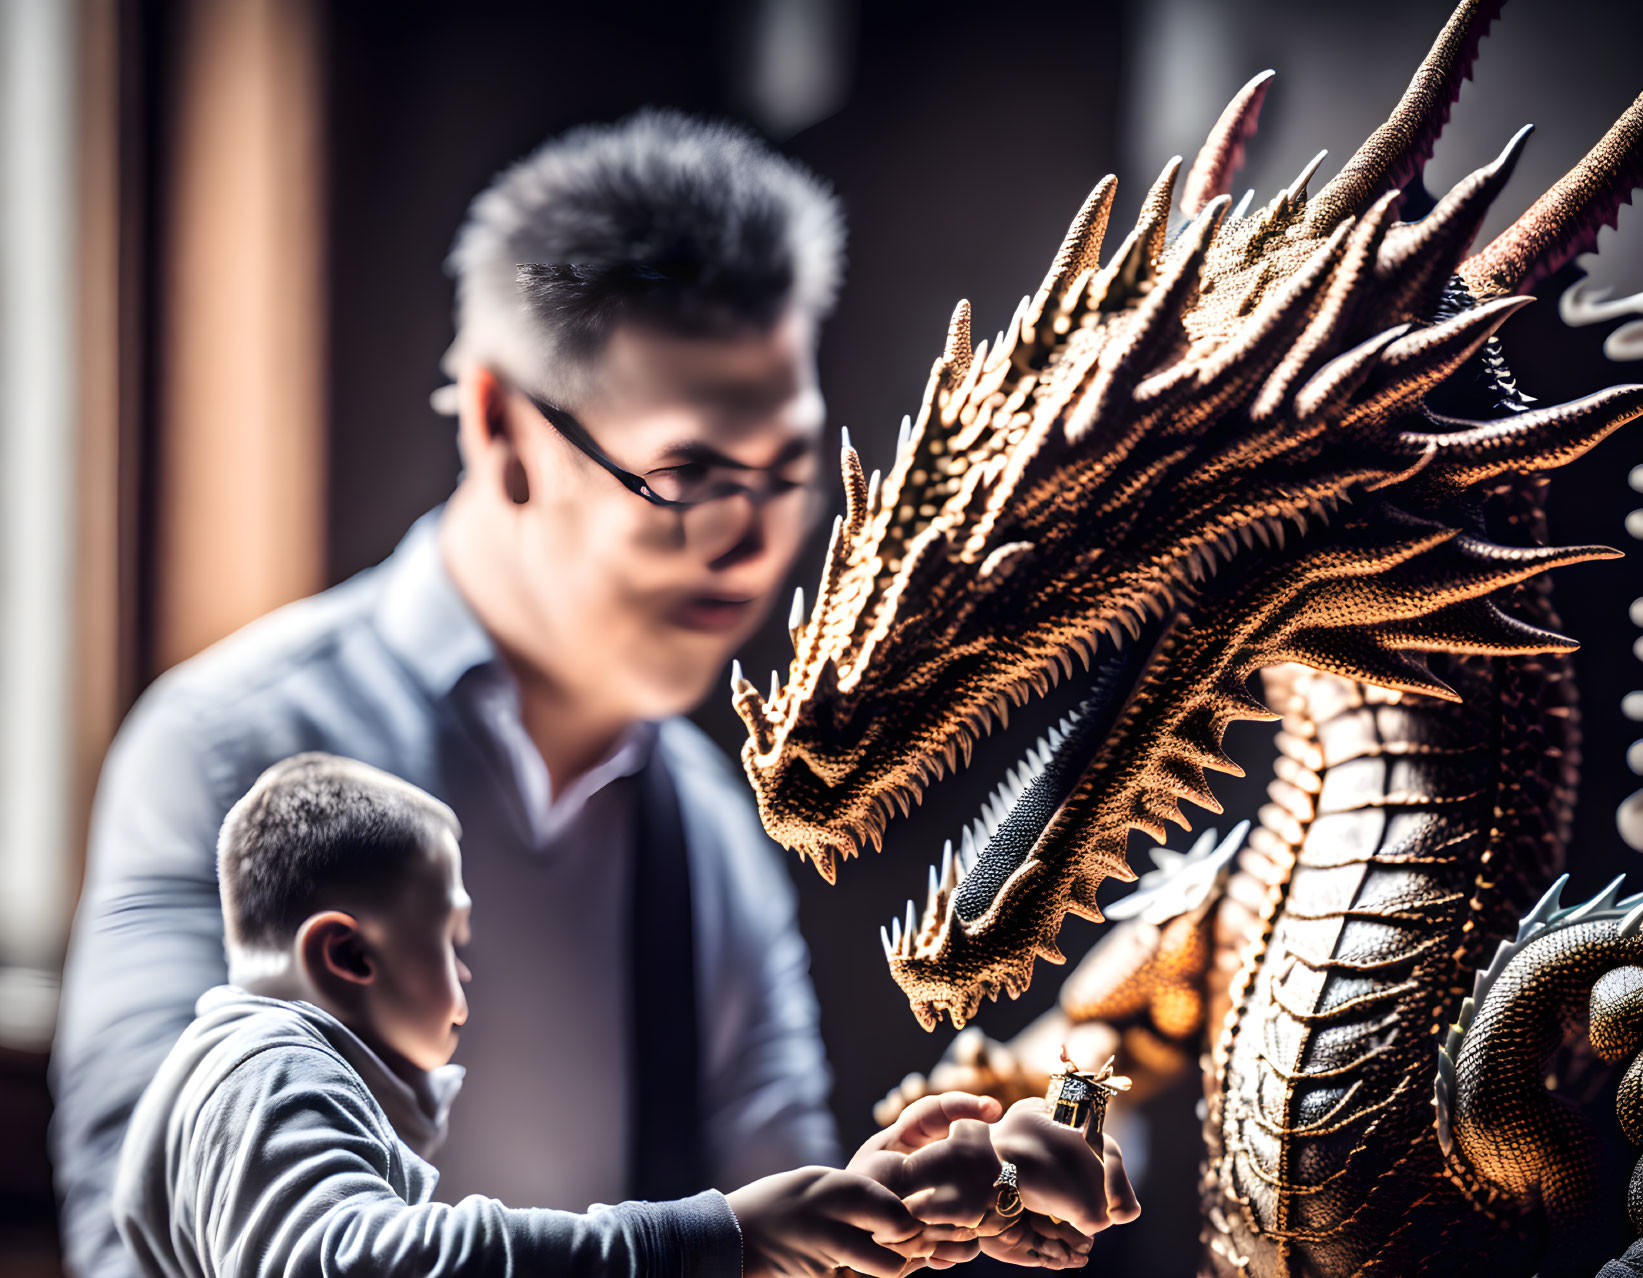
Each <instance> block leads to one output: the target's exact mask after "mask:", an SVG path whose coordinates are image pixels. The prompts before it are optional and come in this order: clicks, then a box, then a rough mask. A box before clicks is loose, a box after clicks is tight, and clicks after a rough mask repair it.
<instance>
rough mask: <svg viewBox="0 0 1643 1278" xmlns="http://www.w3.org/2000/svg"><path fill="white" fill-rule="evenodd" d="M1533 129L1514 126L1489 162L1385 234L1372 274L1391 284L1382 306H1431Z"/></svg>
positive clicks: (1406, 310)
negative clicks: (1415, 219) (1430, 206)
mask: <svg viewBox="0 0 1643 1278" xmlns="http://www.w3.org/2000/svg"><path fill="white" fill-rule="evenodd" d="M1533 129H1534V126H1533V125H1531V124H1526V125H1524V126H1523V127H1522V128H1521V129H1519V130H1518V131H1517V133H1515V134H1514V135H1513V136H1512V140H1511V141H1510V142H1508V143H1507V144H1506V147H1505V149H1504V150H1502V151H1501V153H1500V155H1499V156H1498V157H1497V158H1496V159H1495V161H1494V162H1493V163H1491V164H1486V165H1484V167H1483V168H1481V169H1478V170H1477V171H1476V172H1474V173H1471V174H1469V175H1468V176H1467V177H1464V178H1462V179H1461V180H1460V181H1459V182H1457V183H1456V184H1455V186H1454V188H1453V189H1452V190H1451V191H1450V192H1449V193H1448V194H1447V195H1445V196H1444V197H1443V198H1442V199H1441V200H1439V201H1438V203H1437V207H1436V208H1434V209H1433V210H1432V211H1431V212H1430V213H1428V214H1427V215H1426V216H1425V217H1423V218H1422V219H1421V220H1420V221H1418V222H1412V223H1410V224H1408V225H1399V226H1395V227H1393V228H1392V229H1391V230H1389V231H1388V232H1387V233H1386V239H1385V242H1384V243H1383V244H1382V245H1381V249H1380V253H1379V255H1378V260H1377V262H1376V273H1377V274H1378V275H1380V277H1381V278H1382V279H1384V280H1388V281H1391V282H1392V283H1393V288H1392V290H1391V292H1390V300H1389V302H1388V305H1390V306H1391V307H1393V308H1394V309H1395V310H1396V311H1397V312H1398V313H1400V314H1403V315H1424V314H1428V313H1429V312H1430V311H1431V309H1432V308H1433V306H1434V305H1436V303H1437V301H1438V299H1439V297H1440V296H1441V295H1442V293H1443V289H1444V286H1445V285H1446V284H1447V283H1448V281H1449V278H1450V276H1451V275H1452V274H1453V272H1454V270H1455V263H1456V262H1458V261H1459V260H1460V257H1461V254H1463V253H1465V252H1466V250H1467V249H1468V248H1470V247H1471V244H1472V239H1473V237H1474V236H1476V235H1477V233H1478V227H1480V226H1481V225H1482V224H1483V219H1484V215H1485V214H1487V213H1488V212H1489V206H1490V205H1491V204H1492V203H1494V200H1495V197H1496V196H1497V195H1499V194H1500V191H1501V188H1502V187H1504V186H1505V185H1506V183H1507V181H1508V179H1510V178H1511V176H1512V170H1513V168H1515V167H1516V165H1517V161H1518V157H1519V156H1520V155H1521V154H1522V153H1523V145H1524V143H1525V142H1526V141H1527V140H1528V137H1529V134H1530V132H1531V131H1532V130H1533Z"/></svg>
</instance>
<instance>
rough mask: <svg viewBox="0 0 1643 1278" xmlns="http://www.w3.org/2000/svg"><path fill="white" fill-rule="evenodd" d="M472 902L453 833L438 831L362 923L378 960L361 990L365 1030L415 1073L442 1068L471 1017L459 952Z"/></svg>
mask: <svg viewBox="0 0 1643 1278" xmlns="http://www.w3.org/2000/svg"><path fill="white" fill-rule="evenodd" d="M472 904H473V903H472V902H471V901H470V900H469V898H468V892H467V889H466V888H464V887H463V885H462V851H461V849H460V848H459V847H458V846H457V841H456V836H455V835H453V834H451V833H450V832H449V831H441V832H440V836H439V839H438V840H437V841H436V842H435V843H434V844H433V845H432V846H430V847H429V848H427V849H426V855H425V856H424V857H423V858H422V859H421V860H420V861H418V862H417V863H416V864H415V865H413V866H412V867H410V868H409V869H407V871H406V874H405V881H404V883H403V885H402V886H401V888H400V891H399V892H398V893H397V894H396V895H395V896H394V897H393V898H392V899H391V900H390V901H388V902H387V903H386V904H384V905H383V906H382V907H381V908H380V909H377V910H373V911H371V912H370V914H369V916H362V917H361V918H360V919H359V926H360V931H361V933H362V934H363V935H364V937H365V940H366V941H367V943H368V945H369V946H370V949H371V951H372V954H373V956H374V958H375V960H376V963H375V967H376V972H375V979H374V980H373V981H371V982H370V983H369V984H368V985H367V986H365V987H364V1008H363V1010H364V1013H365V1016H366V1017H367V1018H368V1020H369V1021H370V1025H369V1029H370V1031H371V1033H372V1034H373V1035H374V1036H375V1037H376V1038H377V1040H378V1041H379V1042H380V1043H381V1044H382V1045H383V1046H385V1047H388V1048H389V1049H391V1050H392V1051H393V1052H394V1053H396V1054H397V1055H399V1056H401V1057H403V1058H404V1059H405V1060H407V1061H409V1062H410V1063H411V1064H412V1065H414V1066H416V1067H417V1068H418V1069H424V1070H429V1069H437V1068H438V1067H439V1066H441V1065H444V1064H446V1063H447V1062H448V1061H449V1060H450V1059H451V1056H452V1055H453V1054H454V1053H455V1052H456V1044H457V1036H458V1034H459V1032H460V1030H461V1027H462V1024H463V1022H465V1021H466V1020H467V1019H468V997H467V994H466V992H465V991H464V990H463V988H462V987H463V985H464V984H465V983H466V982H467V981H468V980H469V978H470V975H471V974H470V973H469V971H468V968H467V965H466V964H464V963H463V962H462V960H461V958H460V957H458V955H457V947H458V946H462V945H466V944H467V943H468V915H469V911H470V909H471V907H472Z"/></svg>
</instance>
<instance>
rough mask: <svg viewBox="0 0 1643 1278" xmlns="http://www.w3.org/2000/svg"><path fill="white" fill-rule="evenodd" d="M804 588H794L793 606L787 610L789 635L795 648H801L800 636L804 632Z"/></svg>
mask: <svg viewBox="0 0 1643 1278" xmlns="http://www.w3.org/2000/svg"><path fill="white" fill-rule="evenodd" d="M804 617H805V614H804V587H803V586H794V587H793V606H792V607H790V608H789V609H788V610H787V633H788V635H789V637H791V638H792V640H793V646H794V647H795V648H797V647H798V646H799V636H800V635H801V634H802V633H803V632H804Z"/></svg>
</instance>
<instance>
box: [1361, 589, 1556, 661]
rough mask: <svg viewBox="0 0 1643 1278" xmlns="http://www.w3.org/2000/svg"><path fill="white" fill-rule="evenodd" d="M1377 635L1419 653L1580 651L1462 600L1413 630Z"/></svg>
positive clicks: (1488, 606) (1483, 603)
mask: <svg viewBox="0 0 1643 1278" xmlns="http://www.w3.org/2000/svg"><path fill="white" fill-rule="evenodd" d="M1381 633H1382V635H1383V637H1384V638H1385V639H1386V641H1387V643H1388V644H1390V645H1391V646H1392V647H1395V648H1410V649H1413V650H1416V651H1419V652H1468V653H1478V654H1486V655H1489V656H1511V655H1514V654H1529V653H1546V652H1564V653H1567V652H1575V651H1576V650H1578V649H1579V647H1580V645H1579V644H1578V643H1576V642H1575V641H1574V640H1573V639H1571V638H1569V637H1568V636H1567V635H1560V634H1558V633H1556V632H1555V631H1551V630H1543V629H1541V628H1540V627H1539V626H1531V625H1530V624H1529V623H1528V622H1526V621H1519V620H1518V619H1517V618H1516V617H1511V616H1508V615H1507V614H1506V613H1504V612H1502V611H1501V610H1500V609H1499V608H1497V607H1495V605H1494V604H1492V603H1490V602H1489V600H1487V599H1465V600H1462V601H1461V602H1460V603H1457V604H1451V605H1450V606H1449V607H1447V608H1440V609H1438V610H1437V611H1436V612H1432V613H1428V614H1427V615H1426V616H1425V617H1423V618H1421V620H1420V624H1419V625H1418V626H1416V627H1413V628H1410V629H1406V630H1400V629H1398V628H1395V627H1394V628H1385V629H1383V630H1382V631H1381Z"/></svg>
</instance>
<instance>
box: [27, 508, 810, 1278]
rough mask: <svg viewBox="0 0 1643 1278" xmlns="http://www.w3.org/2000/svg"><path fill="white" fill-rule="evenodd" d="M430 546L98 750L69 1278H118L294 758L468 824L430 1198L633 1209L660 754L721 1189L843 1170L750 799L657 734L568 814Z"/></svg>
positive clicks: (60, 1110) (508, 685) (197, 682)
mask: <svg viewBox="0 0 1643 1278" xmlns="http://www.w3.org/2000/svg"><path fill="white" fill-rule="evenodd" d="M437 533H438V517H437V515H431V516H429V517H427V518H424V519H423V520H421V521H419V523H418V524H417V525H416V526H415V527H414V528H413V529H412V530H411V531H410V533H408V534H407V536H406V538H405V540H404V541H403V542H402V543H401V545H400V547H399V548H398V549H397V550H396V551H395V553H394V554H393V555H392V556H390V558H389V559H387V560H386V561H385V562H384V563H382V564H380V565H378V566H377V567H376V568H373V569H370V570H368V571H366V572H364V573H361V574H360V575H358V576H356V577H354V578H352V579H351V580H349V581H347V582H345V583H343V584H342V585H341V586H338V587H336V588H335V589H333V590H329V591H327V592H325V593H324V594H321V595H317V596H315V597H314V598H312V599H307V600H304V601H302V602H300V603H297V604H294V605H291V606H290V607H288V608H285V609H282V610H280V611H279V612H276V613H274V614H272V615H271V616H269V617H267V618H264V619H263V620H261V621H259V622H256V623H254V624H253V625H251V626H249V627H247V628H246V629H245V630H243V631H241V632H239V633H238V634H236V635H234V636H233V637H231V638H230V639H228V640H226V641H224V642H223V643H221V644H218V645H217V646H215V647H214V648H212V649H210V650H208V651H207V652H205V653H203V654H201V655H200V656H199V657H196V658H194V659H193V660H191V661H189V662H186V663H184V664H183V665H182V666H179V667H178V668H177V669H175V670H173V671H171V672H170V673H169V674H167V675H166V676H164V677H163V678H162V679H160V680H159V681H157V682H156V683H155V685H154V686H153V687H152V688H151V689H150V690H149V691H148V692H147V693H146V694H145V695H144V696H143V698H142V699H141V701H140V702H139V703H138V705H137V707H136V708H135V709H134V710H133V711H132V713H131V715H130V716H129V717H128V719H127V720H126V723H125V725H124V726H123V727H122V728H121V730H120V733H119V736H118V737H117V739H116V741H115V743H114V746H113V748H112V749H111V750H110V752H109V756H108V759H107V761H106V763H105V764H104V768H103V776H102V779H101V782H100V784H99V787H98V793H97V800H96V804H95V807H94V811H93V815H92V831H91V842H90V849H89V853H88V865H87V879H86V886H85V890H84V893H83V895H82V898H81V902H80V909H79V914H78V916H77V918H76V921H75V927H74V937H73V942H72V946H71V951H70V955H69V962H68V965H67V970H66V973H65V984H64V993H63V1004H62V1012H61V1018H60V1022H59V1028H58V1035H57V1042H56V1046H55V1049H54V1053H53V1059H52V1082H53V1090H54V1093H55V1096H56V1102H57V1111H56V1116H55V1118H54V1120H53V1130H52V1144H53V1151H54V1155H55V1161H56V1168H57V1178H58V1186H59V1192H60V1194H61V1197H62V1200H63V1236H64V1246H65V1252H66V1256H67V1259H68V1262H69V1264H70V1266H71V1267H72V1268H73V1269H74V1271H75V1272H77V1273H79V1274H80V1275H82V1278H89V1276H90V1275H99V1276H100V1275H105V1274H107V1275H116V1274H128V1273H130V1272H131V1270H130V1261H129V1258H128V1257H127V1256H126V1255H125V1253H124V1252H123V1250H122V1249H121V1246H120V1243H119V1239H118V1237H117V1236H116V1234H115V1231H114V1225H113V1219H112V1215H111V1212H110V1208H109V1201H108V1200H109V1191H110V1186H111V1184H112V1181H113V1176H114V1166H115V1160H116V1157H117V1155H118V1152H119V1147H120V1141H121V1138H122V1136H123V1135H124V1132H125V1127H126V1123H127V1121H128V1119H129V1117H130V1114H131V1111H132V1107H133V1106H134V1105H135V1103H136V1101H137V1098H138V1096H139V1095H140V1094H141V1092H142V1090H143V1088H144V1086H145V1085H146V1084H147V1083H148V1081H149V1079H150V1078H151V1077H152V1076H153V1075H154V1072H155V1071H156V1069H158V1067H159V1064H160V1061H161V1060H162V1059H163V1058H164V1056H165V1054H166V1052H167V1050H168V1049H169V1048H170V1047H171V1045H172V1043H173V1042H175V1041H176V1039H177V1037H178V1036H179V1035H180V1034H181V1033H182V1031H183V1029H184V1027H185V1026H187V1025H188V1023H189V1021H190V1020H191V1019H192V1018H193V1011H194V1004H195V1001H196V1000H197V999H198V998H199V996H200V995H201V994H202V993H204V992H205V991H206V990H207V989H209V988H210V987H212V986H214V985H218V984H220V983H222V981H223V980H224V979H225V977H226V961H225V958H224V953H223V940H222V915H221V909H220V905H219V900H218V895H217V879H216V858H215V849H216V837H217V829H218V827H219V826H220V824H221V822H222V819H223V817H224V815H225V814H226V813H227V811H228V809H229V807H230V806H231V805H232V804H233V802H234V801H235V800H236V799H237V798H238V797H239V796H240V795H241V794H243V793H244V792H245V790H246V789H247V788H249V786H250V784H251V782H252V781H253V780H255V778H256V777H257V775H258V774H259V773H261V771H262V770H263V769H264V768H266V767H268V766H269V765H270V764H272V763H274V762H276V761H278V760H279V759H282V758H284V757H286V756H287V755H290V754H294V753H296V752H298V751H302V750H326V751H329V752H331V753H334V754H340V755H345V756H348V757H351V758H356V759H360V760H363V761H364V762H366V763H370V764H373V765H375V766H377V767H379V768H383V769H385V770H387V771H389V772H392V773H395V774H396V775H398V776H401V777H404V778H405V779H406V780H408V781H410V782H412V783H413V784H416V785H419V786H421V787H422V788H423V789H425V790H427V791H429V792H430V793H431V794H434V795H436V796H437V797H439V798H440V799H443V800H444V801H445V802H447V803H449V804H450V805H451V807H452V808H453V809H454V810H455V811H456V813H457V816H458V817H459V818H460V820H461V821H462V826H463V834H464V837H463V840H462V843H463V872H464V877H465V879H466V880H467V885H468V889H469V891H470V892H471V894H472V895H473V898H474V903H475V904H474V939H473V942H472V944H471V945H470V946H468V947H467V948H466V950H465V957H466V958H467V959H468V960H469V963H470V966H471V967H472V968H473V970H474V981H473V984H472V986H471V987H470V990H469V1001H470V1004H471V1006H472V1015H471V1017H470V1020H469V1022H468V1024H467V1025H466V1026H465V1027H464V1030H463V1036H462V1046H461V1049H460V1050H459V1052H458V1055H457V1060H458V1061H459V1062H461V1063H463V1064H465V1065H466V1066H467V1067H468V1070H469V1080H470V1085H469V1088H468V1094H467V1095H466V1096H465V1097H464V1098H463V1100H462V1103H461V1105H460V1106H459V1107H458V1109H457V1111H456V1113H455V1114H454V1116H453V1120H452V1132H451V1137H450V1139H449V1141H448V1143H447V1144H446V1145H445V1147H444V1149H443V1150H442V1151H441V1153H440V1155H439V1157H438V1159H437V1164H438V1167H439V1171H440V1184H439V1193H440V1196H441V1197H446V1198H457V1197H462V1196H465V1195H468V1194H471V1193H480V1194H485V1195H488V1196H491V1197H495V1198H499V1199H501V1200H502V1201H504V1202H506V1203H508V1204H510V1205H512V1206H519V1207H552V1208H560V1209H565V1210H573V1211H578V1210H582V1209H584V1208H586V1207H587V1206H588V1205H589V1204H590V1203H592V1202H595V1201H604V1202H615V1201H618V1200H620V1199H621V1198H623V1197H625V1196H626V1192H625V1191H626V1185H627V1183H628V1168H627V1166H626V1152H627V1150H628V1148H629V1145H630V1141H629V1132H628V1130H627V1121H628V1120H627V1115H628V1099H629V1098H628V1082H629V1077H630V1060H631V1055H632V1043H631V1037H632V1032H631V1027H630V1025H629V1021H628V1013H629V1006H630V995H629V990H630V977H631V972H630V967H631V956H632V951H633V945H632V938H631V936H630V931H631V926H630V921H629V909H628V901H629V893H630V890H631V883H630V871H631V865H632V858H633V839H634V837H635V829H636V826H635V822H634V820H633V811H632V805H633V803H634V802H635V801H636V794H637V789H636V777H635V774H636V773H638V772H639V771H640V769H641V768H642V767H643V766H644V763H645V761H646V759H647V758H648V757H649V751H650V750H651V749H653V748H659V749H661V750H662V751H663V757H664V760H665V762H666V764H667V767H668V771H669V773H670V774H671V776H672V778H673V780H674V784H675V786H676V787H677V789H678V794H679V807H680V815H681V819H682V822H683V825H684V831H685V841H686V848H687V860H688V863H689V868H690V875H691V901H692V915H693V922H694V933H695V962H696V983H697V998H698V1007H699V1009H700V1011H699V1022H700V1025H699V1031H700V1032H699V1047H700V1056H701V1080H702V1081H701V1092H702V1095H701V1111H702V1114H703V1117H704V1121H705V1125H706V1130H707V1139H708V1149H707V1151H706V1154H707V1163H708V1166H709V1168H710V1169H711V1172H712V1176H713V1183H714V1184H715V1185H717V1186H719V1187H720V1188H733V1187H735V1186H736V1185H739V1184H743V1183H745V1182H746V1181H748V1180H751V1179H754V1178H756V1177H758V1176H761V1175H766V1174H768V1173H770V1172H774V1171H778V1170H782V1169H785V1168H789V1167H795V1166H799V1165H801V1164H805V1163H815V1162H824V1163H828V1162H834V1161H835V1160H836V1158H837V1148H836V1141H835V1134H834V1130H833V1124H832V1120H831V1117H830V1115H829V1113H828V1111H827V1107H826V1094H827V1088H828V1083H829V1078H828V1073H827V1067H826V1062H825V1058H824V1056H823V1052H822V1046H821V1041H820V1037H819V1034H818V1031H817V1024H816V1020H817V1013H816V1003H815V996H814V993H813V991H812V989H811V986H810V981H809V974H808V969H809V958H808V954H807V952H806V949H805V946H804V943H803V941H802V939H801V938H800V936H799V934H798V930H797V926H796V922H795V918H794V893H793V888H792V884H791V882H790V881H789V880H788V878H787V875H786V873H785V871H784V869H783V866H782V865H781V863H780V861H779V860H778V857H777V853H776V851H775V849H774V847H773V846H772V845H771V844H770V843H769V842H768V841H767V840H766V839H765V837H764V835H763V832H762V831H761V830H760V829H759V826H758V822H757V818H756V815H755V814H754V812H753V808H752V803H751V800H750V797H749V795H748V793H747V790H746V786H745V782H744V781H743V779H742V778H741V776H740V775H739V774H738V773H737V772H736V771H735V769H734V768H733V767H732V766H731V764H730V763H729V761H728V760H726V759H725V758H724V756H723V755H722V754H721V753H720V752H719V751H718V750H717V749H715V748H714V747H713V746H712V745H711V744H710V743H709V742H708V741H707V740H706V738H705V737H704V736H703V735H702V734H701V733H700V732H699V731H698V730H697V729H695V728H694V727H693V726H691V725H690V724H688V723H686V722H684V721H682V720H669V721H667V722H665V723H662V724H660V725H657V726H650V725H645V726H642V727H641V728H640V729H638V730H635V731H634V732H632V733H630V734H629V735H628V736H627V737H626V738H625V739H624V740H623V741H622V742H621V743H619V745H618V747H617V748H616V750H615V751H614V752H613V753H612V755H611V756H610V757H609V758H608V759H606V760H605V761H604V762H603V763H601V764H600V765H599V766H597V767H596V768H594V769H593V770H592V772H590V773H589V774H588V775H587V776H585V777H584V778H582V780H581V781H579V782H578V783H576V785H574V786H573V787H571V790H570V791H569V792H567V793H566V794H564V795H558V796H556V795H552V794H551V793H550V790H549V785H548V779H547V771H546V768H545V767H544V766H543V764H542V760H541V757H540V755H539V754H537V752H536V751H535V749H534V748H533V747H532V746H531V744H530V742H529V739H528V737H527V736H526V735H525V731H524V728H523V725H522V723H521V721H520V714H519V704H518V695H517V690H516V687H515V685H514V682H513V680H512V677H511V675H510V673H509V672H508V670H507V668H506V666H505V665H504V664H503V662H502V661H501V660H500V659H499V657H498V655H497V653H496V650H495V648H494V647H493V645H492V644H491V641H490V639H489V637H488V636H487V635H486V633H485V631H484V630H483V628H482V627H481V626H480V625H479V623H478V620H477V619H476V618H475V617H474V615H473V614H472V612H471V611H470V610H469V609H468V607H467V606H466V604H465V603H464V602H463V600H462V599H461V597H460V595H459V594H458V593H457V591H456V589H455V587H454V586H453V584H452V583H451V581H450V579H449V577H448V576H447V574H446V573H445V570H444V567H443V564H442V562H441V557H440V552H439V546H438V539H437ZM586 659H587V660H592V661H597V660H598V659H599V654H597V653H591V654H587V655H586Z"/></svg>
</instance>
